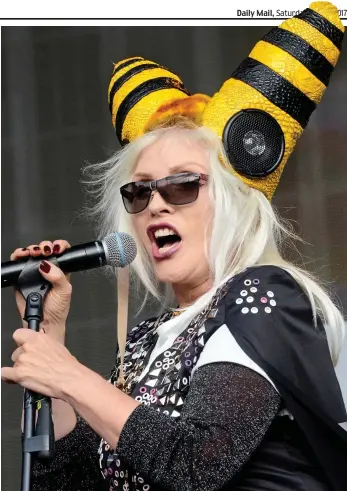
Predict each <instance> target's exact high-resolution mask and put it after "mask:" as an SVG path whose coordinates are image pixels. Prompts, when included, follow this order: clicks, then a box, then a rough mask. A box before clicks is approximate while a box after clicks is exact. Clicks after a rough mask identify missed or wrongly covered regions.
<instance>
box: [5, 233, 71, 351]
mask: <svg viewBox="0 0 347 491" xmlns="http://www.w3.org/2000/svg"><path fill="white" fill-rule="evenodd" d="M69 247H71V246H70V244H69V243H68V242H67V241H66V240H56V241H54V242H49V241H47V240H46V241H43V242H41V243H40V244H39V245H30V246H28V247H26V248H25V249H24V250H23V249H21V248H19V249H16V250H15V251H14V252H13V253H12V254H11V260H12V261H14V260H17V259H23V258H25V257H29V256H32V257H38V256H44V257H43V258H42V259H43V260H46V262H48V263H49V261H48V257H49V256H50V255H51V254H52V253H53V254H58V253H59V254H60V253H62V252H63V251H64V250H66V249H67V248H69ZM49 265H50V267H51V269H50V271H49V272H48V273H45V272H44V271H42V270H41V269H39V271H40V273H41V274H42V276H43V277H44V278H45V279H47V280H48V281H49V282H50V283H52V288H51V290H50V291H49V292H48V294H47V296H46V297H45V300H44V304H43V321H42V322H41V329H43V330H44V332H45V333H46V334H48V336H50V337H52V338H53V339H56V340H57V341H59V342H61V343H64V339H65V323H66V319H67V316H68V313H69V309H70V301H71V292H72V286H71V283H70V275H65V274H64V273H63V272H62V271H61V269H60V268H58V267H57V266H55V265H54V264H52V263H49ZM15 295H16V303H17V307H18V310H19V313H20V316H21V318H22V319H23V317H24V312H25V299H24V297H23V295H22V294H21V293H20V291H19V290H17V289H16V290H15ZM23 327H27V323H26V322H25V321H23Z"/></svg>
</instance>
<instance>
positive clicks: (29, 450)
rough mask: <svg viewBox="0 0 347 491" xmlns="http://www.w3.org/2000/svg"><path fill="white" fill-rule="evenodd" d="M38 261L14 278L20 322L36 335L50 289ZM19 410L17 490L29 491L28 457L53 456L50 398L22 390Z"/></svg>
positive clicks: (45, 459) (42, 457)
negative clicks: (21, 425)
mask: <svg viewBox="0 0 347 491" xmlns="http://www.w3.org/2000/svg"><path fill="white" fill-rule="evenodd" d="M41 260H42V258H30V259H29V260H28V262H27V263H26V265H25V267H24V268H23V270H22V272H21V274H20V275H19V278H18V289H19V290H20V292H21V293H22V295H23V296H24V298H25V300H26V307H25V314H24V320H25V321H26V322H27V323H28V328H29V329H32V330H33V331H37V332H38V331H39V330H40V322H41V321H42V320H43V302H44V299H45V297H46V295H47V293H48V292H49V290H50V288H51V284H50V283H49V282H48V281H47V280H45V279H44V278H43V277H42V276H41V274H40V273H39V271H38V267H39V264H40V262H41ZM50 261H52V262H56V261H55V260H54V258H50ZM23 407H24V432H23V435H22V486H21V491H30V490H31V476H32V458H33V457H34V458H38V459H40V460H44V461H46V462H47V461H50V460H52V459H53V457H54V454H55V448H54V446H55V438H54V426H53V419H52V401H51V398H50V397H45V396H42V395H39V394H36V393H35V392H33V391H30V390H27V389H25V390H24V398H23ZM36 414H37V420H36ZM35 421H36V425H35ZM33 454H34V455H33Z"/></svg>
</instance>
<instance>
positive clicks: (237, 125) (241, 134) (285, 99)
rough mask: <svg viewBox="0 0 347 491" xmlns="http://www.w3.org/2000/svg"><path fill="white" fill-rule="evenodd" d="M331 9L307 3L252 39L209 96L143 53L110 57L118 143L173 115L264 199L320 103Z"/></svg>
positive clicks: (333, 53) (337, 31) (334, 26)
mask: <svg viewBox="0 0 347 491" xmlns="http://www.w3.org/2000/svg"><path fill="white" fill-rule="evenodd" d="M343 33H344V26H343V25H342V23H341V21H340V18H339V15H338V11H337V8H336V7H335V6H334V5H332V4H331V3H329V2H314V3H312V4H311V5H310V7H309V8H307V9H306V10H304V11H303V12H301V13H300V14H299V15H297V16H295V17H293V18H291V19H288V20H286V21H284V22H283V23H282V24H281V25H280V26H279V27H276V28H274V29H272V30H271V31H270V32H269V33H268V34H266V35H265V36H264V37H263V39H262V40H261V41H259V42H258V43H257V44H256V45H255V47H254V48H253V50H252V51H251V53H250V54H249V56H248V57H247V58H246V59H245V60H243V62H242V63H241V64H240V65H239V66H238V68H237V69H236V70H235V71H234V73H233V74H232V76H231V78H230V79H229V80H227V81H226V82H225V83H224V84H223V86H222V87H221V89H220V90H219V92H217V93H216V94H215V95H214V96H213V97H212V98H211V99H210V98H209V97H208V96H206V95H203V94H195V95H189V94H188V92H187V90H186V89H185V87H184V85H183V83H182V81H181V79H180V78H179V77H178V76H177V75H175V74H174V73H172V72H170V71H169V70H168V69H166V68H163V67H161V66H159V65H158V64H156V63H153V62H150V61H146V60H144V59H143V58H129V59H127V60H123V61H121V62H119V63H117V64H116V65H115V67H114V71H113V75H112V78H111V82H110V86H109V106H110V111H111V114H112V123H113V125H114V127H115V128H116V133H117V137H118V139H119V141H120V143H121V144H122V145H124V144H126V143H128V142H131V141H132V140H134V139H135V138H136V137H138V136H140V135H142V134H143V133H145V132H146V131H150V130H151V129H153V128H154V127H155V126H156V125H158V124H160V123H162V122H164V121H165V120H166V119H168V118H170V117H172V116H174V115H183V116H186V117H188V118H190V119H192V120H193V121H195V122H196V123H197V124H198V125H202V126H207V127H209V128H211V129H212V130H213V131H214V132H215V133H216V134H217V135H218V136H219V137H220V138H221V139H222V141H223V144H224V148H225V151H226V153H227V155H228V157H229V161H230V164H231V168H232V170H233V172H235V173H236V174H237V176H238V177H239V178H240V179H242V180H243V181H244V182H246V183H247V184H248V185H249V186H251V187H254V188H256V189H259V190H261V191H262V192H263V193H264V194H265V195H266V196H267V198H268V199H269V200H270V199H271V198H272V196H273V194H274V192H275V190H276V187H277V185H278V182H279V179H280V176H281V174H282V172H283V169H284V166H285V164H286V162H287V160H288V158H289V156H290V154H291V153H292V152H293V150H294V147H295V144H296V141H297V139H298V138H299V137H300V135H301V134H302V132H303V130H304V128H305V127H306V125H307V123H308V120H309V118H310V116H311V114H312V112H313V111H314V109H315V108H316V106H317V104H318V103H319V102H320V100H321V98H322V96H323V94H324V91H325V89H326V87H327V85H328V83H329V79H330V75H331V73H332V72H333V69H334V67H335V65H336V63H337V60H338V58H339V55H340V50H341V45H342V39H343Z"/></svg>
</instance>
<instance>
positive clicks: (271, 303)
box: [32, 266, 330, 491]
mask: <svg viewBox="0 0 347 491" xmlns="http://www.w3.org/2000/svg"><path fill="white" fill-rule="evenodd" d="M274 271H275V274H274ZM288 276H289V275H288V273H286V272H285V271H283V270H281V269H280V268H275V267H266V266H264V267H258V268H251V269H249V270H246V271H244V272H242V273H241V274H239V275H237V276H236V277H234V278H231V279H229V280H228V281H226V282H225V283H224V284H223V285H222V286H221V287H220V288H219V289H218V290H217V292H216V294H215V295H214V297H213V299H212V301H211V302H210V304H209V305H208V306H207V307H206V308H205V309H204V310H203V311H202V312H201V313H200V314H199V315H198V316H197V317H196V318H195V319H194V320H193V321H192V322H191V323H190V324H189V325H188V326H186V327H185V328H184V329H183V331H182V332H177V329H176V323H175V318H173V314H172V312H165V313H164V314H162V315H161V316H159V317H157V318H151V319H148V320H146V321H143V322H140V324H138V325H137V326H136V327H134V328H133V329H132V331H131V332H130V333H129V334H128V338H127V343H126V352H125V359H124V361H125V365H124V375H125V380H126V383H125V387H124V390H125V391H126V392H127V393H128V394H130V395H131V397H133V398H134V399H135V400H137V401H139V402H140V403H141V405H139V406H138V407H137V408H136V409H135V410H134V411H133V412H132V414H131V415H130V417H129V418H128V420H127V422H126V424H125V426H124V428H123V430H122V433H121V435H120V438H119V442H118V445H117V448H116V449H113V448H111V447H110V445H109V444H108V443H107V442H106V441H105V440H104V439H101V441H100V437H99V436H97V435H96V434H95V433H94V431H93V430H92V429H91V428H90V427H89V426H88V425H87V423H86V422H85V421H83V420H82V419H81V418H79V417H78V422H77V425H76V427H75V429H74V430H73V431H72V432H71V433H70V434H69V435H67V436H66V437H64V438H62V439H61V440H59V441H57V442H56V451H57V456H56V458H55V459H54V461H53V462H52V463H51V464H49V465H47V464H42V463H40V462H35V464H34V468H33V487H32V489H33V491H44V490H45V491H62V490H76V491H79V490H81V491H82V490H84V491H89V490H95V491H99V490H100V491H101V490H108V491H113V490H122V491H161V490H162V491H164V490H166V491H167V490H172V491H193V490H194V491H214V490H227V489H228V490H229V489H230V490H233V491H234V490H237V491H238V490H249V491H253V489H254V490H258V489H267V490H273V491H277V490H278V491H279V490H281V491H284V490H285V491H286V490H288V491H289V490H292V489H296V490H303V491H304V490H305V491H311V489H312V491H313V490H314V491H323V490H324V491H327V490H328V489H330V488H328V487H327V485H326V482H325V478H324V477H323V475H322V473H320V472H319V471H318V470H317V469H318V467H315V465H316V460H315V459H314V457H313V456H311V454H310V453H309V450H308V449H307V448H306V447H307V444H306V443H305V441H304V438H302V436H301V434H300V431H299V430H298V427H297V424H296V422H295V419H293V416H292V415H291V413H290V412H289V411H288V409H287V408H286V407H284V404H283V400H282V398H281V397H280V395H279V392H278V390H277V388H276V384H275V383H274V382H273V380H272V379H271V378H270V377H269V375H268V374H267V373H266V372H265V371H264V370H263V369H262V368H261V367H260V366H259V365H258V364H256V363H255V362H254V361H253V360H252V359H251V358H250V357H249V356H248V355H247V353H246V352H245V351H244V350H243V349H242V348H241V347H240V345H239V344H238V343H237V342H236V340H235V338H234V336H233V335H232V334H231V332H230V330H229V329H228V325H230V323H231V324H233V323H235V325H237V324H238V323H240V325H241V324H242V325H244V326H245V328H247V325H248V323H251V324H252V325H253V324H254V325H255V326H257V327H259V328H262V325H263V323H266V324H268V322H269V320H270V318H271V316H275V318H274V319H273V320H272V321H275V322H281V309H284V311H286V310H288V309H289V310H290V309H294V311H295V309H296V308H297V307H296V306H295V305H290V302H291V301H292V300H294V299H298V298H302V297H303V294H302V290H301V289H300V288H299V286H298V285H297V284H296V283H295V282H294V280H292V287H293V285H294V296H293V295H292V296H291V298H289V296H288V295H286V293H285V292H282V295H281V288H279V287H278V285H280V283H281V279H284V278H285V279H286V281H287V280H288ZM294 301H295V300H294ZM305 306H306V307H305V308H306V309H311V307H310V304H309V302H308V300H307V299H305ZM300 308H301V307H300ZM311 314H312V312H311ZM300 315H302V311H300ZM310 317H311V318H312V315H310ZM272 321H271V322H272ZM269 342H271V340H269ZM119 362H120V357H119V355H118V360H117V363H116V365H115V368H114V369H113V370H112V373H111V376H110V379H109V382H110V383H112V384H115V383H116V380H117V378H118V374H119ZM284 416H285V417H284ZM288 416H289V417H288ZM294 434H295V435H296V436H295V438H294V439H293V437H292V435H294ZM289 435H291V436H290V437H289ZM290 446H291V447H292V450H291V452H289V451H288V448H289V447H290ZM274 449H275V451H274ZM293 459H294V460H293ZM293 462H294V463H295V465H294V464H293ZM296 466H299V467H296ZM302 474H305V476H306V477H305V479H306V480H305V487H302V482H303V481H302ZM279 482H280V483H281V484H280V485H279V484H278V483H279Z"/></svg>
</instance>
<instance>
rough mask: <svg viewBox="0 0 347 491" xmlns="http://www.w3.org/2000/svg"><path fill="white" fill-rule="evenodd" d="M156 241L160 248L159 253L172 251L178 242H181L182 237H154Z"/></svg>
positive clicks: (175, 235)
mask: <svg viewBox="0 0 347 491" xmlns="http://www.w3.org/2000/svg"><path fill="white" fill-rule="evenodd" d="M154 240H155V242H156V244H157V246H158V249H159V251H161V250H162V251H164V250H168V249H170V248H171V247H172V246H173V245H174V244H176V243H177V242H181V237H180V236H179V235H177V234H170V235H162V236H158V237H154Z"/></svg>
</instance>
